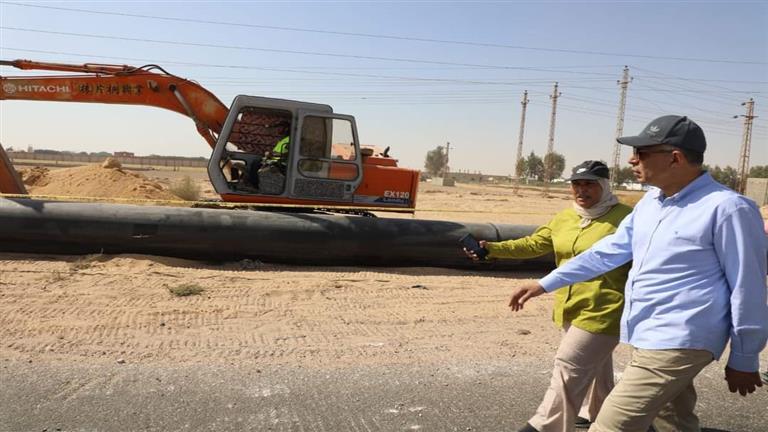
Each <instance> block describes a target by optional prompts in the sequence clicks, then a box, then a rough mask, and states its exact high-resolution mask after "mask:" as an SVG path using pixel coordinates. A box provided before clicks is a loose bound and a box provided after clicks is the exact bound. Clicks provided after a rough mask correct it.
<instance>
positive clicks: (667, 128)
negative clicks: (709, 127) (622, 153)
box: [616, 115, 707, 153]
mask: <svg viewBox="0 0 768 432" xmlns="http://www.w3.org/2000/svg"><path fill="white" fill-rule="evenodd" d="M616 141H618V142H619V143H621V144H624V145H628V146H632V147H646V146H652V145H660V144H667V145H671V146H675V147H679V148H684V149H688V150H693V151H695V152H699V153H704V151H705V150H706V149H707V140H706V138H704V131H703V130H701V128H700V127H699V125H697V124H696V123H695V122H694V121H693V120H691V119H689V118H688V117H685V116H677V115H666V116H662V117H659V118H657V119H655V120H653V121H652V122H650V123H648V126H646V127H645V129H643V131H642V132H640V134H639V135H637V136H625V137H621V138H617V139H616Z"/></svg>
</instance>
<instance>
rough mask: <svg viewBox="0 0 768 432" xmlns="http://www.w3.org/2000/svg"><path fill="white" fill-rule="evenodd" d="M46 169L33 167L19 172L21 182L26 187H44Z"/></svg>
mask: <svg viewBox="0 0 768 432" xmlns="http://www.w3.org/2000/svg"><path fill="white" fill-rule="evenodd" d="M49 171H50V170H49V169H48V168H43V167H34V168H25V169H22V170H19V175H20V176H21V181H22V182H24V184H25V185H27V186H45V185H47V184H48V181H49V179H48V172H49Z"/></svg>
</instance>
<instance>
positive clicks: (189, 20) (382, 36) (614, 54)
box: [3, 2, 768, 65]
mask: <svg viewBox="0 0 768 432" xmlns="http://www.w3.org/2000/svg"><path fill="white" fill-rule="evenodd" d="M3 3H4V4H8V5H12V6H19V7H30V8H40V9H50V10H60V11H68V12H78V13H88V14H98V15H110V16H121V17H130V18H142V19H152V20H163V21H175V22H184V23H196V24H212V25H225V26H232V27H244V28H259V29H266V30H282V31H292V32H304V33H315V34H328V35H337V36H354V37H364V38H372V39H389V40H398V41H409V42H429V43H440V44H451V45H465V46H476V47H487V48H505V49H516V50H528V51H544V52H556V53H568V54H589V55H597V56H608V57H634V58H645V59H658V60H674V61H689V62H706V63H732V64H755V65H764V64H768V62H763V61H751V60H732V59H707V58H697V57H674V56H653V55H644V54H627V53H617V52H606V51H592V50H574V49H564V48H545V47H530V46H523V45H507V44H498V43H489V42H471V41H459V40H450V39H434V38H420V37H414V36H398V35H385V34H374V33H358V32H341V31H333V30H319V29H308V28H300V27H286V26H274V25H263V24H245V23H236V22H230V21H214V20H201V19H193V18H178V17H167V16H159V15H144V14H132V13H124V12H104V11H94V10H90V9H78V8H64V7H57V6H43V5H30V4H25V3H15V2H3Z"/></svg>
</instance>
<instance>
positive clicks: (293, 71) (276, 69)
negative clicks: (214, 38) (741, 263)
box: [0, 27, 608, 85]
mask: <svg viewBox="0 0 768 432" xmlns="http://www.w3.org/2000/svg"><path fill="white" fill-rule="evenodd" d="M0 28H2V27H0ZM0 49H7V50H15V51H26V52H37V53H45V54H62V55H71V56H77V57H88V58H109V59H123V60H131V61H141V62H151V63H163V64H177V65H181V66H195V67H210V68H219V69H234V70H260V71H268V72H290V73H301V74H310V73H311V74H313V75H330V76H348V77H362V78H383V79H397V80H407V81H425V82H445V83H460V84H482V85H535V84H530V82H526V83H519V84H518V83H513V82H508V81H506V82H505V81H481V80H462V79H453V78H423V77H403V76H396V75H377V74H356V73H345V72H322V71H313V72H308V71H304V70H294V69H288V68H274V67H261V66H244V65H225V64H211V63H197V62H180V61H158V60H156V59H155V60H147V59H139V58H131V57H113V56H100V55H85V54H76V53H67V52H61V51H44V50H33V49H20V48H10V47H0ZM601 75H603V74H601ZM605 75H608V74H605ZM591 80H599V79H598V78H593V79H591ZM541 81H542V85H544V84H545V83H546V85H549V83H551V80H547V81H544V80H541ZM566 81H567V80H566Z"/></svg>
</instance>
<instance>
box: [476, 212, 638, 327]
mask: <svg viewBox="0 0 768 432" xmlns="http://www.w3.org/2000/svg"><path fill="white" fill-rule="evenodd" d="M631 211H632V209H631V208H630V207H628V206H626V205H624V204H617V205H615V206H614V207H613V208H612V209H611V210H610V211H608V213H606V214H604V215H603V216H601V217H599V218H597V219H595V220H593V221H592V223H590V224H589V225H588V226H587V227H586V228H581V227H579V222H580V221H581V217H580V216H579V215H578V214H577V213H576V211H575V210H573V209H567V210H563V211H561V212H560V213H558V214H556V215H555V217H554V218H553V219H552V220H551V221H549V223H547V224H546V225H543V226H540V227H539V228H537V229H536V231H535V232H534V233H533V234H531V235H530V236H528V237H523V238H520V239H517V240H508V241H503V242H488V243H487V245H486V249H488V252H489V255H488V256H489V257H491V258H535V257H538V256H542V255H545V254H547V253H549V252H554V253H555V264H556V265H557V266H558V267H559V266H560V265H562V264H564V263H565V262H567V261H568V260H569V259H571V258H573V257H574V256H576V255H578V254H580V253H581V252H584V251H585V250H587V249H589V248H590V246H592V244H593V243H595V242H597V241H598V240H600V239H601V238H603V237H605V236H607V235H610V234H613V233H614V232H615V231H616V228H617V227H618V226H619V223H620V222H621V220H622V219H624V217H625V216H626V215H628V214H629V213H630V212H631ZM629 267H630V264H626V265H623V266H621V267H619V268H617V269H614V270H611V271H610V272H608V273H606V274H604V275H602V276H598V277H597V278H595V279H591V280H588V281H585V282H580V283H577V284H574V285H571V286H568V287H565V288H562V289H559V290H557V291H555V309H554V313H553V315H554V316H553V319H554V321H555V323H556V324H557V325H558V326H560V327H562V326H563V323H564V322H570V323H571V325H573V326H576V327H578V328H580V329H582V330H586V331H588V332H590V333H601V334H611V335H618V334H619V321H620V318H621V311H622V308H623V307H624V284H625V283H626V282H627V273H628V272H629Z"/></svg>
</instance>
